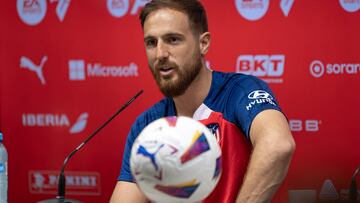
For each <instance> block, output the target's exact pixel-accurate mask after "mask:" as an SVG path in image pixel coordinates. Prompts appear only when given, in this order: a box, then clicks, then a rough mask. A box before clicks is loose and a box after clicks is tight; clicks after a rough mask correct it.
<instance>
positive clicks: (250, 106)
mask: <svg viewBox="0 0 360 203" xmlns="http://www.w3.org/2000/svg"><path fill="white" fill-rule="evenodd" d="M247 77H248V78H246V79H245V80H242V81H241V82H239V83H238V84H237V85H235V86H234V88H233V90H232V93H231V97H232V98H234V99H231V102H232V103H234V104H232V106H233V107H234V110H233V113H234V114H235V115H234V117H235V120H236V123H237V125H238V126H239V127H240V128H241V129H242V131H243V132H244V133H245V135H246V137H247V139H249V140H250V127H251V124H252V121H253V120H254V118H255V117H256V116H257V115H258V114H259V113H260V112H262V111H264V110H267V109H274V110H278V111H280V112H282V111H281V108H280V107H279V105H278V102H277V101H276V99H275V96H274V94H273V92H272V91H271V89H270V88H269V86H268V85H267V84H266V83H265V82H264V81H262V80H260V79H258V78H256V77H254V76H247Z"/></svg>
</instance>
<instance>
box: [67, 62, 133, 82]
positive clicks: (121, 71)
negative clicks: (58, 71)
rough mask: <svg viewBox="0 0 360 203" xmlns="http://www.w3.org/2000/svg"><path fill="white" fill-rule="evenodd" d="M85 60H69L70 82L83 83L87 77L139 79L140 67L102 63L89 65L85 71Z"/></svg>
mask: <svg viewBox="0 0 360 203" xmlns="http://www.w3.org/2000/svg"><path fill="white" fill-rule="evenodd" d="M85 65H86V64H85V61H84V60H78V59H76V60H69V80H73V81H81V80H86V76H87V77H137V76H139V73H138V66H137V65H136V64H135V63H130V64H129V65H128V66H103V65H102V64H101V63H88V64H87V66H86V67H87V69H85Z"/></svg>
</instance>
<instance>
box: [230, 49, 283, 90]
mask: <svg viewBox="0 0 360 203" xmlns="http://www.w3.org/2000/svg"><path fill="white" fill-rule="evenodd" d="M284 70H285V55H282V54H275V55H265V54H264V55H262V54H259V55H239V56H238V58H237V61H236V72H238V73H243V74H247V75H254V76H256V77H259V78H261V79H262V80H264V81H265V82H267V83H283V82H284V80H283V78H282V76H283V75H284Z"/></svg>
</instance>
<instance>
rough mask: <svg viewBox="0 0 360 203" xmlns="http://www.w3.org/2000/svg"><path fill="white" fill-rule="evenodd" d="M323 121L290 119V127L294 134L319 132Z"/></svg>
mask: <svg viewBox="0 0 360 203" xmlns="http://www.w3.org/2000/svg"><path fill="white" fill-rule="evenodd" d="M320 124H322V121H321V120H314V119H305V120H303V119H290V120H289V127H290V130H291V131H293V132H303V131H305V132H318V131H319V130H320Z"/></svg>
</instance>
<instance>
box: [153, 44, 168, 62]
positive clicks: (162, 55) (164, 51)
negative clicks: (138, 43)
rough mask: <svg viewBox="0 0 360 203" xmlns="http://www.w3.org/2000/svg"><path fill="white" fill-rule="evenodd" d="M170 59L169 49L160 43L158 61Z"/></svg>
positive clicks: (158, 45) (157, 54) (157, 51)
mask: <svg viewBox="0 0 360 203" xmlns="http://www.w3.org/2000/svg"><path fill="white" fill-rule="evenodd" d="M168 57H169V49H168V47H167V46H166V44H164V43H162V42H159V43H158V44H157V47H156V59H158V60H160V61H162V60H164V59H166V58H168Z"/></svg>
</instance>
